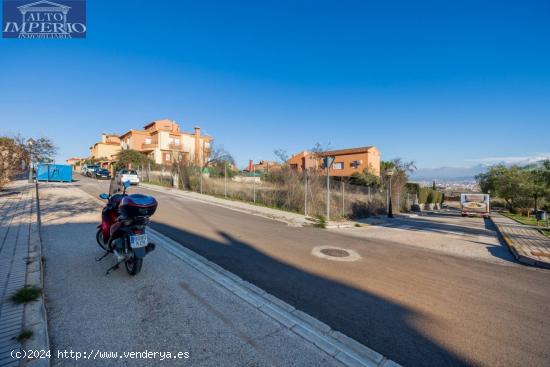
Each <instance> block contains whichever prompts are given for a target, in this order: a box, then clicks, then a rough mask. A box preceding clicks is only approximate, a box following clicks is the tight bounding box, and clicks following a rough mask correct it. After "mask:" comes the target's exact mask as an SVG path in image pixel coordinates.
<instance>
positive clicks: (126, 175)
mask: <svg viewBox="0 0 550 367" xmlns="http://www.w3.org/2000/svg"><path fill="white" fill-rule="evenodd" d="M117 176H120V179H121V181H122V182H124V181H130V183H131V184H132V185H138V184H139V177H138V174H137V172H136V171H135V170H133V169H121V170H120V171H118V172H117Z"/></svg>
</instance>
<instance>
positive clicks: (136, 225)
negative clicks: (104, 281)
mask: <svg viewBox="0 0 550 367" xmlns="http://www.w3.org/2000/svg"><path fill="white" fill-rule="evenodd" d="M129 186H130V183H129V181H126V182H124V183H123V187H124V189H123V191H122V194H113V195H108V194H101V195H99V197H100V198H101V199H104V200H107V204H106V205H105V207H104V208H103V211H102V213H101V224H99V225H98V226H97V228H98V231H97V234H96V240H97V243H98V244H99V246H101V248H102V249H103V250H105V254H104V255H103V256H101V257H99V258H97V259H96V261H101V260H102V259H103V258H105V257H106V256H107V255H108V254H111V253H112V254H114V255H115V256H116V259H117V263H116V264H115V265H113V266H112V267H111V268H109V269H108V270H107V273H106V274H109V273H110V272H111V271H113V270H116V269H118V267H119V265H120V264H121V263H124V265H125V267H126V271H127V272H128V274H130V275H136V274H138V273H139V272H140V270H141V266H142V264H143V258H144V257H145V255H147V254H148V253H149V252H151V251H153V250H154V249H155V245H154V244H153V243H150V242H148V240H147V233H146V232H145V229H146V227H147V224H148V223H149V218H150V217H151V216H152V215H153V214H154V213H155V211H156V209H157V201H156V200H155V198H154V197H152V196H147V195H142V194H131V195H128V194H127V193H126V189H127V188H128V187H129Z"/></svg>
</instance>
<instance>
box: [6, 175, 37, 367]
mask: <svg viewBox="0 0 550 367" xmlns="http://www.w3.org/2000/svg"><path fill="white" fill-rule="evenodd" d="M32 186H33V185H32V184H27V183H26V182H24V181H16V182H13V183H11V184H10V185H8V187H7V188H6V189H5V190H2V191H0V366H2V367H5V366H6V367H7V366H17V365H19V360H17V359H14V358H12V357H11V352H12V351H14V350H15V351H19V350H20V349H21V343H19V342H18V341H17V340H16V337H17V336H18V335H19V333H20V332H21V330H22V329H23V322H24V309H25V307H24V305H22V304H14V303H13V302H12V301H11V299H10V297H11V295H12V294H13V293H14V292H15V291H17V290H18V289H19V288H21V287H23V286H24V285H25V282H26V270H27V260H26V258H27V255H28V252H29V232H30V218H31V205H32Z"/></svg>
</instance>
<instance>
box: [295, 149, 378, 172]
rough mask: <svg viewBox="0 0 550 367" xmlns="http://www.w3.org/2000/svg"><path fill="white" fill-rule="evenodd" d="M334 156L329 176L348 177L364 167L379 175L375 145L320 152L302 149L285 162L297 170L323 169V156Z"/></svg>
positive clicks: (361, 170)
mask: <svg viewBox="0 0 550 367" xmlns="http://www.w3.org/2000/svg"><path fill="white" fill-rule="evenodd" d="M327 156H330V157H334V163H333V164H332V167H331V168H330V170H329V175H330V176H338V177H349V176H351V175H352V174H354V173H355V172H358V173H361V172H363V171H364V170H365V169H367V168H368V169H370V171H371V172H372V173H373V174H375V175H377V176H380V151H379V150H378V149H377V148H376V147H375V146H368V147H359V148H350V149H340V150H330V151H325V152H322V153H312V152H309V151H303V152H300V153H297V154H295V155H293V156H292V157H291V158H290V159H289V160H288V161H287V163H288V164H289V165H290V167H291V168H292V169H294V170H296V171H298V172H303V170H304V169H307V170H311V169H314V170H320V169H323V168H324V166H323V158H324V157H327Z"/></svg>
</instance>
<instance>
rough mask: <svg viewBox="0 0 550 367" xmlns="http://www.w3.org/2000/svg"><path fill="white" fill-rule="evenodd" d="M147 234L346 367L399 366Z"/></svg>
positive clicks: (161, 237)
mask: <svg viewBox="0 0 550 367" xmlns="http://www.w3.org/2000/svg"><path fill="white" fill-rule="evenodd" d="M79 190H80V191H82V192H83V193H84V194H86V195H87V196H89V197H90V198H92V199H93V200H94V201H95V202H96V203H99V204H101V205H102V206H103V205H104V204H105V203H104V202H103V201H101V200H99V199H97V198H95V197H94V196H92V195H90V194H88V193H87V192H85V191H84V190H81V189H79ZM147 231H148V233H149V235H150V236H151V237H152V239H153V240H156V241H155V242H156V244H157V245H158V246H161V247H162V248H164V249H165V250H166V251H168V252H169V253H170V254H172V255H173V256H175V257H177V258H178V259H180V260H182V261H183V262H185V263H186V264H188V265H189V266H191V267H193V268H194V269H196V270H197V271H199V272H200V273H202V274H204V275H206V276H207V277H208V278H210V279H211V280H213V281H214V282H215V283H217V284H218V285H219V286H221V287H222V288H225V289H227V290H228V291H230V292H231V293H233V294H235V295H237V296H238V297H239V298H241V299H242V300H244V301H246V302H247V303H248V304H250V305H251V306H252V307H254V308H257V309H258V310H259V311H261V312H262V313H264V314H266V315H267V316H269V317H271V318H272V319H274V320H275V321H277V322H279V323H280V324H281V325H283V326H284V327H286V328H287V329H290V330H291V331H292V332H294V333H295V334H297V335H298V336H300V337H302V338H303V339H305V340H306V341H307V342H309V343H312V344H313V345H315V346H316V347H317V348H319V349H321V350H322V351H323V352H325V353H326V354H328V355H329V356H330V357H331V358H335V359H336V360H338V361H339V362H340V363H342V364H344V365H345V366H363V367H375V366H379V367H399V366H400V365H399V364H397V363H396V362H394V361H392V360H390V359H388V358H386V357H384V356H383V355H382V354H380V353H378V352H376V351H374V350H372V349H370V348H369V347H367V346H365V345H363V344H361V343H359V342H358V341H356V340H354V339H352V338H350V337H348V336H346V335H344V334H342V333H341V332H339V331H336V330H332V329H331V327H330V326H328V325H327V324H325V323H323V322H322V321H320V320H318V319H316V318H314V317H312V316H310V315H308V314H306V313H305V312H302V311H300V310H297V309H296V308H295V307H293V306H292V305H289V304H288V303H286V302H284V301H283V300H281V299H279V298H277V297H275V296H273V295H271V294H269V293H267V292H265V291H264V290H263V289H260V288H258V287H256V286H255V285H253V284H251V283H249V282H247V281H245V280H243V279H241V278H240V277H239V276H237V275H235V274H233V273H231V272H229V271H227V270H225V269H224V268H222V267H221V266H219V265H218V264H215V263H213V262H211V261H210V260H207V259H206V258H204V257H202V256H200V255H199V254H197V253H195V252H193V251H191V250H189V249H188V248H186V247H185V246H183V245H181V244H180V243H178V242H176V241H174V240H172V239H170V238H168V237H166V236H165V235H163V234H161V233H159V232H157V231H155V230H154V229H152V228H150V227H149V228H148V229H147Z"/></svg>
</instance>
